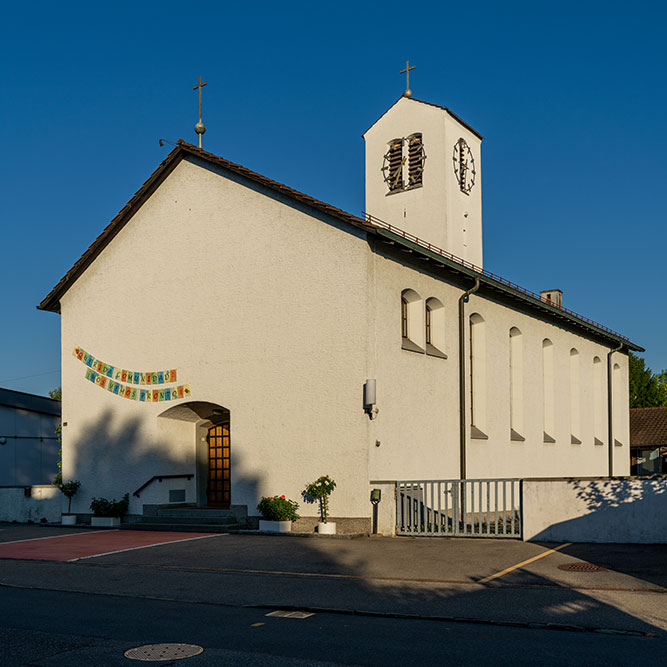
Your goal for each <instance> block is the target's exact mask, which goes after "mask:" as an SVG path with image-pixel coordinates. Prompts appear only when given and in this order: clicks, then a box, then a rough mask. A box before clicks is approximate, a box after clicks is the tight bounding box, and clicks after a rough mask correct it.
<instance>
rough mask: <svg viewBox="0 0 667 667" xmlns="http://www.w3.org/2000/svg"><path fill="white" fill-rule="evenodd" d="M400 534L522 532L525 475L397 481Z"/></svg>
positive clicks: (493, 534)
mask: <svg viewBox="0 0 667 667" xmlns="http://www.w3.org/2000/svg"><path fill="white" fill-rule="evenodd" d="M396 534H397V535H419V536H422V537H438V536H450V537H514V538H517V537H518V538H520V537H521V480H519V479H464V480H461V479H450V480H419V481H411V482H396Z"/></svg>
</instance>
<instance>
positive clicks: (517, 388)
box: [509, 327, 525, 442]
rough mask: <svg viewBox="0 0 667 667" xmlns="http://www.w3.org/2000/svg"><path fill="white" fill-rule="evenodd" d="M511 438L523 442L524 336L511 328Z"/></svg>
mask: <svg viewBox="0 0 667 667" xmlns="http://www.w3.org/2000/svg"><path fill="white" fill-rule="evenodd" d="M509 370H510V439H511V440H515V441H519V442H523V441H524V440H525V438H524V437H523V435H522V433H523V336H522V335H521V331H519V329H517V328H516V327H512V328H511V329H510V369H509Z"/></svg>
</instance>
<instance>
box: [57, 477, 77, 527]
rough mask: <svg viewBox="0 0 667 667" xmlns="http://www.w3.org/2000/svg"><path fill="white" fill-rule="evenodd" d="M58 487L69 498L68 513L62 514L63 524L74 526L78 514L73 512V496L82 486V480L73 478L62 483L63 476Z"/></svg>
mask: <svg viewBox="0 0 667 667" xmlns="http://www.w3.org/2000/svg"><path fill="white" fill-rule="evenodd" d="M57 487H58V488H59V489H60V491H61V492H62V494H63V495H64V496H65V497H66V498H67V513H63V515H62V525H63V526H73V525H75V524H76V514H72V498H73V497H74V496H75V495H76V494H77V491H78V490H79V488H80V487H81V482H79V480H77V479H72V480H70V481H69V482H65V484H63V483H62V478H61V481H60V483H59V484H57Z"/></svg>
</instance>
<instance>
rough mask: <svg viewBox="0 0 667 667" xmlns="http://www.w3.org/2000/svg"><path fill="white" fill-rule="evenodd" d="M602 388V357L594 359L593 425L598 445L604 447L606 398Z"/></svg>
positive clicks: (595, 440)
mask: <svg viewBox="0 0 667 667" xmlns="http://www.w3.org/2000/svg"><path fill="white" fill-rule="evenodd" d="M602 386H603V381H602V361H600V357H593V423H594V442H595V444H596V445H604V417H603V416H604V396H603V393H602Z"/></svg>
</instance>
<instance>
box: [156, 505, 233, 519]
mask: <svg viewBox="0 0 667 667" xmlns="http://www.w3.org/2000/svg"><path fill="white" fill-rule="evenodd" d="M156 514H157V516H159V517H171V518H175V519H206V520H207V521H208V520H209V519H212V518H214V517H215V518H232V519H235V518H236V517H238V516H239V513H238V512H235V511H234V510H228V509H212V508H211V509H209V508H206V507H193V508H186V507H174V508H160V509H158V510H157V513H156Z"/></svg>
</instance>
